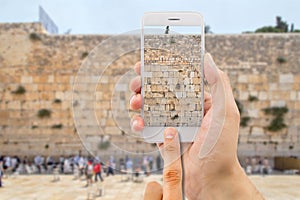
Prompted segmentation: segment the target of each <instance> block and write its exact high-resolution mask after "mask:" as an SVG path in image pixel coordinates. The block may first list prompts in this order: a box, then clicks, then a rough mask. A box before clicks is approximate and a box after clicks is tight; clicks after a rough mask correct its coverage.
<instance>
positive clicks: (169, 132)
mask: <svg viewBox="0 0 300 200" xmlns="http://www.w3.org/2000/svg"><path fill="white" fill-rule="evenodd" d="M175 135H176V130H175V129H173V128H167V129H166V130H165V139H168V140H171V139H173V138H174V137H175Z"/></svg>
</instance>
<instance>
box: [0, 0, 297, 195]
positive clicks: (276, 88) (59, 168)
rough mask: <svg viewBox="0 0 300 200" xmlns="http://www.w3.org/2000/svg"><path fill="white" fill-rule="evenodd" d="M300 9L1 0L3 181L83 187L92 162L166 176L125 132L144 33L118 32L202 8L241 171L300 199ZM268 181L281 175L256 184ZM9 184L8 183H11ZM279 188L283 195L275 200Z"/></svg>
mask: <svg viewBox="0 0 300 200" xmlns="http://www.w3.org/2000/svg"><path fill="white" fill-rule="evenodd" d="M299 8H300V2H299V1H296V0H285V1H283V0H278V1H276V2H274V1H271V0H263V1H259V0H253V1H237V0H225V1H221V0H213V1H192V0H190V1H182V0H172V1H170V0H164V1H163V2H162V1H158V0H154V1H141V0H128V1H117V0H111V1H103V0H100V1H96V0H87V1H81V0H78V1H70V0H65V1H58V0H53V1H46V0H40V1H39V0H30V1H22V0H0V91H1V93H0V169H1V171H2V172H3V173H4V175H6V176H7V178H8V177H9V176H18V175H20V174H21V175H28V174H42V175H49V174H50V175H55V176H56V175H59V174H72V175H74V177H76V180H77V178H78V177H82V176H83V175H84V169H85V166H86V165H87V163H88V160H92V162H93V163H94V164H96V163H101V164H102V166H103V169H104V170H105V173H107V174H108V175H109V174H111V170H113V171H114V172H113V173H117V174H122V173H123V172H124V170H127V169H128V167H129V166H130V163H131V168H132V169H133V170H139V171H141V172H143V173H142V174H143V175H145V177H148V176H149V175H150V174H151V173H152V174H157V173H158V174H160V173H161V168H162V166H163V161H162V159H161V157H160V154H159V152H157V149H156V145H151V144H147V143H145V142H144V141H143V140H142V139H141V138H140V137H139V136H138V134H136V133H132V131H131V130H130V117H131V116H132V115H134V114H136V112H133V111H131V110H130V109H129V99H130V97H131V95H132V94H131V93H130V91H129V89H128V84H129V81H130V79H131V78H132V77H134V76H135V74H134V72H133V70H132V66H134V64H135V63H136V62H137V61H139V60H140V53H139V50H138V48H139V45H140V44H139V42H140V41H139V36H128V35H127V36H122V37H118V34H122V33H125V32H128V31H132V30H138V29H140V28H141V27H140V25H141V18H142V15H143V13H144V12H148V11H197V12H200V13H201V14H202V15H203V16H204V20H205V24H206V25H205V32H206V38H205V40H206V41H205V42H206V51H208V52H210V53H211V54H212V56H213V57H214V59H215V62H216V64H217V65H218V66H219V67H220V68H221V69H222V70H223V71H225V72H226V73H227V74H228V75H229V78H230V81H231V84H232V88H233V91H234V95H235V99H236V103H237V105H238V108H239V110H240V113H241V122H240V127H241V128H240V133H239V141H238V142H239V145H238V156H239V160H240V162H241V164H242V166H243V168H244V169H245V171H246V173H247V174H249V176H250V175H251V177H253V180H254V182H255V184H256V185H258V186H259V188H260V190H261V191H262V192H263V193H264V195H265V196H266V197H267V199H276V198H277V199H299V198H300V194H299V193H294V192H295V189H294V190H293V189H291V190H289V191H286V190H285V189H289V186H290V185H291V184H294V187H295V188H296V187H297V186H299V187H300V185H299V176H298V175H299V170H300V158H299V157H300V60H299V58H300V33H299V32H300V20H299V19H300V12H299ZM111 36H113V39H112V37H111ZM130 45H132V46H130ZM129 46H130V47H129ZM125 50H126V53H125V54H122V55H120V56H117V57H114V56H116V55H113V53H111V52H122V51H125ZM91 52H92V53H91ZM109 58H114V59H111V60H109ZM79 96H80V98H79ZM91 116H92V118H90V117H91ZM253 175H255V176H253ZM257 175H258V177H257ZM265 175H271V176H272V177H273V176H275V178H274V177H273V178H272V179H269V180H267V179H260V177H263V176H265ZM283 175H288V176H287V177H283ZM51 177H52V176H51ZM291 177H292V178H291ZM294 177H297V178H296V179H294ZM119 178H120V179H112V180H111V181H116V180H117V181H123V178H124V177H122V178H121V177H119ZM79 179H80V178H79ZM65 180H67V181H69V182H67V184H69V183H71V182H72V181H71V180H68V179H65ZM126 180H127V179H126ZM141 180H142V181H141ZM278 180H281V181H280V182H279V183H278V185H276V186H274V185H272V184H276V181H278ZM4 181H5V180H4ZM14 181H15V180H13V179H9V178H8V179H6V182H7V184H8V185H9V184H11V185H9V186H12V185H14V184H15V183H16V182H14ZM18 181H19V182H18ZM140 181H141V182H143V179H138V180H137V182H140ZM297 182H298V185H297V184H296V183H297ZM4 183H5V182H4ZM23 183H24V181H22V179H21V178H20V179H19V180H17V184H21V185H22V184H23ZM25 184H26V182H25ZM31 184H32V185H36V184H37V183H31ZM108 184H111V185H115V184H118V183H117V182H109V181H108ZM0 185H1V184H0ZM26 186H28V185H24V187H25V188H26ZM128 187H129V186H128ZM130 187H131V186H130ZM9 188H13V187H9ZM276 188H281V189H282V190H281V191H280V192H279V193H280V194H282V195H283V194H284V195H286V196H280V195H278V196H277V197H276V195H274V194H276V192H275V191H276ZM129 190H130V189H129ZM141 190H142V189H141ZM6 191H7V192H6V193H5V194H4V193H2V194H1V193H0V197H1V195H6V196H3V197H5V198H7V199H11V198H12V196H10V192H12V191H13V190H9V189H7V190H6ZM111 191H117V190H111ZM85 192H86V191H85ZM112 194H113V192H112ZM139 194H141V192H140V193H139ZM24 195H25V194H23V193H20V194H19V196H18V197H21V196H24ZM37 195H38V194H37ZM57 195H58V199H61V198H63V197H62V196H59V194H57ZM68 195H70V196H69V197H70V199H72V198H71V196H72V191H70V193H68ZM25 197H28V198H31V197H33V196H26V195H25ZM49 198H50V199H51V197H49ZM120 198H121V196H120ZM130 198H133V197H130ZM46 199H47V198H46ZM67 199H68V198H67ZM108 199H113V198H108Z"/></svg>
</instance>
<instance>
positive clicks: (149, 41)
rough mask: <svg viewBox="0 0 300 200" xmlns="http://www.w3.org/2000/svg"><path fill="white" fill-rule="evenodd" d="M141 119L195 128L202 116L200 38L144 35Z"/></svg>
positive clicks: (149, 124) (158, 124) (153, 122)
mask: <svg viewBox="0 0 300 200" xmlns="http://www.w3.org/2000/svg"><path fill="white" fill-rule="evenodd" d="M144 41H145V43H144V46H145V50H144V63H145V64H144V72H143V78H144V81H143V83H144V90H143V92H144V121H145V124H146V125H147V126H158V127H160V126H165V127H168V126H190V127H193V126H194V127H199V126H200V124H201V116H202V102H201V99H202V92H201V86H202V81H201V80H202V79H201V77H202V76H201V71H202V70H201V69H202V68H201V53H200V50H201V49H200V37H197V36H192V35H185V36H184V35H145V39H144Z"/></svg>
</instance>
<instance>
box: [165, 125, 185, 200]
mask: <svg viewBox="0 0 300 200" xmlns="http://www.w3.org/2000/svg"><path fill="white" fill-rule="evenodd" d="M163 155H164V172H163V194H164V199H168V200H169V199H174V200H177V199H182V166H181V157H180V143H179V135H178V133H177V130H176V129H175V128H167V129H166V130H165V133H164V148H163Z"/></svg>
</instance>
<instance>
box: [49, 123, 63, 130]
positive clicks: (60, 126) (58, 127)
mask: <svg viewBox="0 0 300 200" xmlns="http://www.w3.org/2000/svg"><path fill="white" fill-rule="evenodd" d="M51 128H53V129H62V128H63V125H62V124H54V125H52V126H51Z"/></svg>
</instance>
